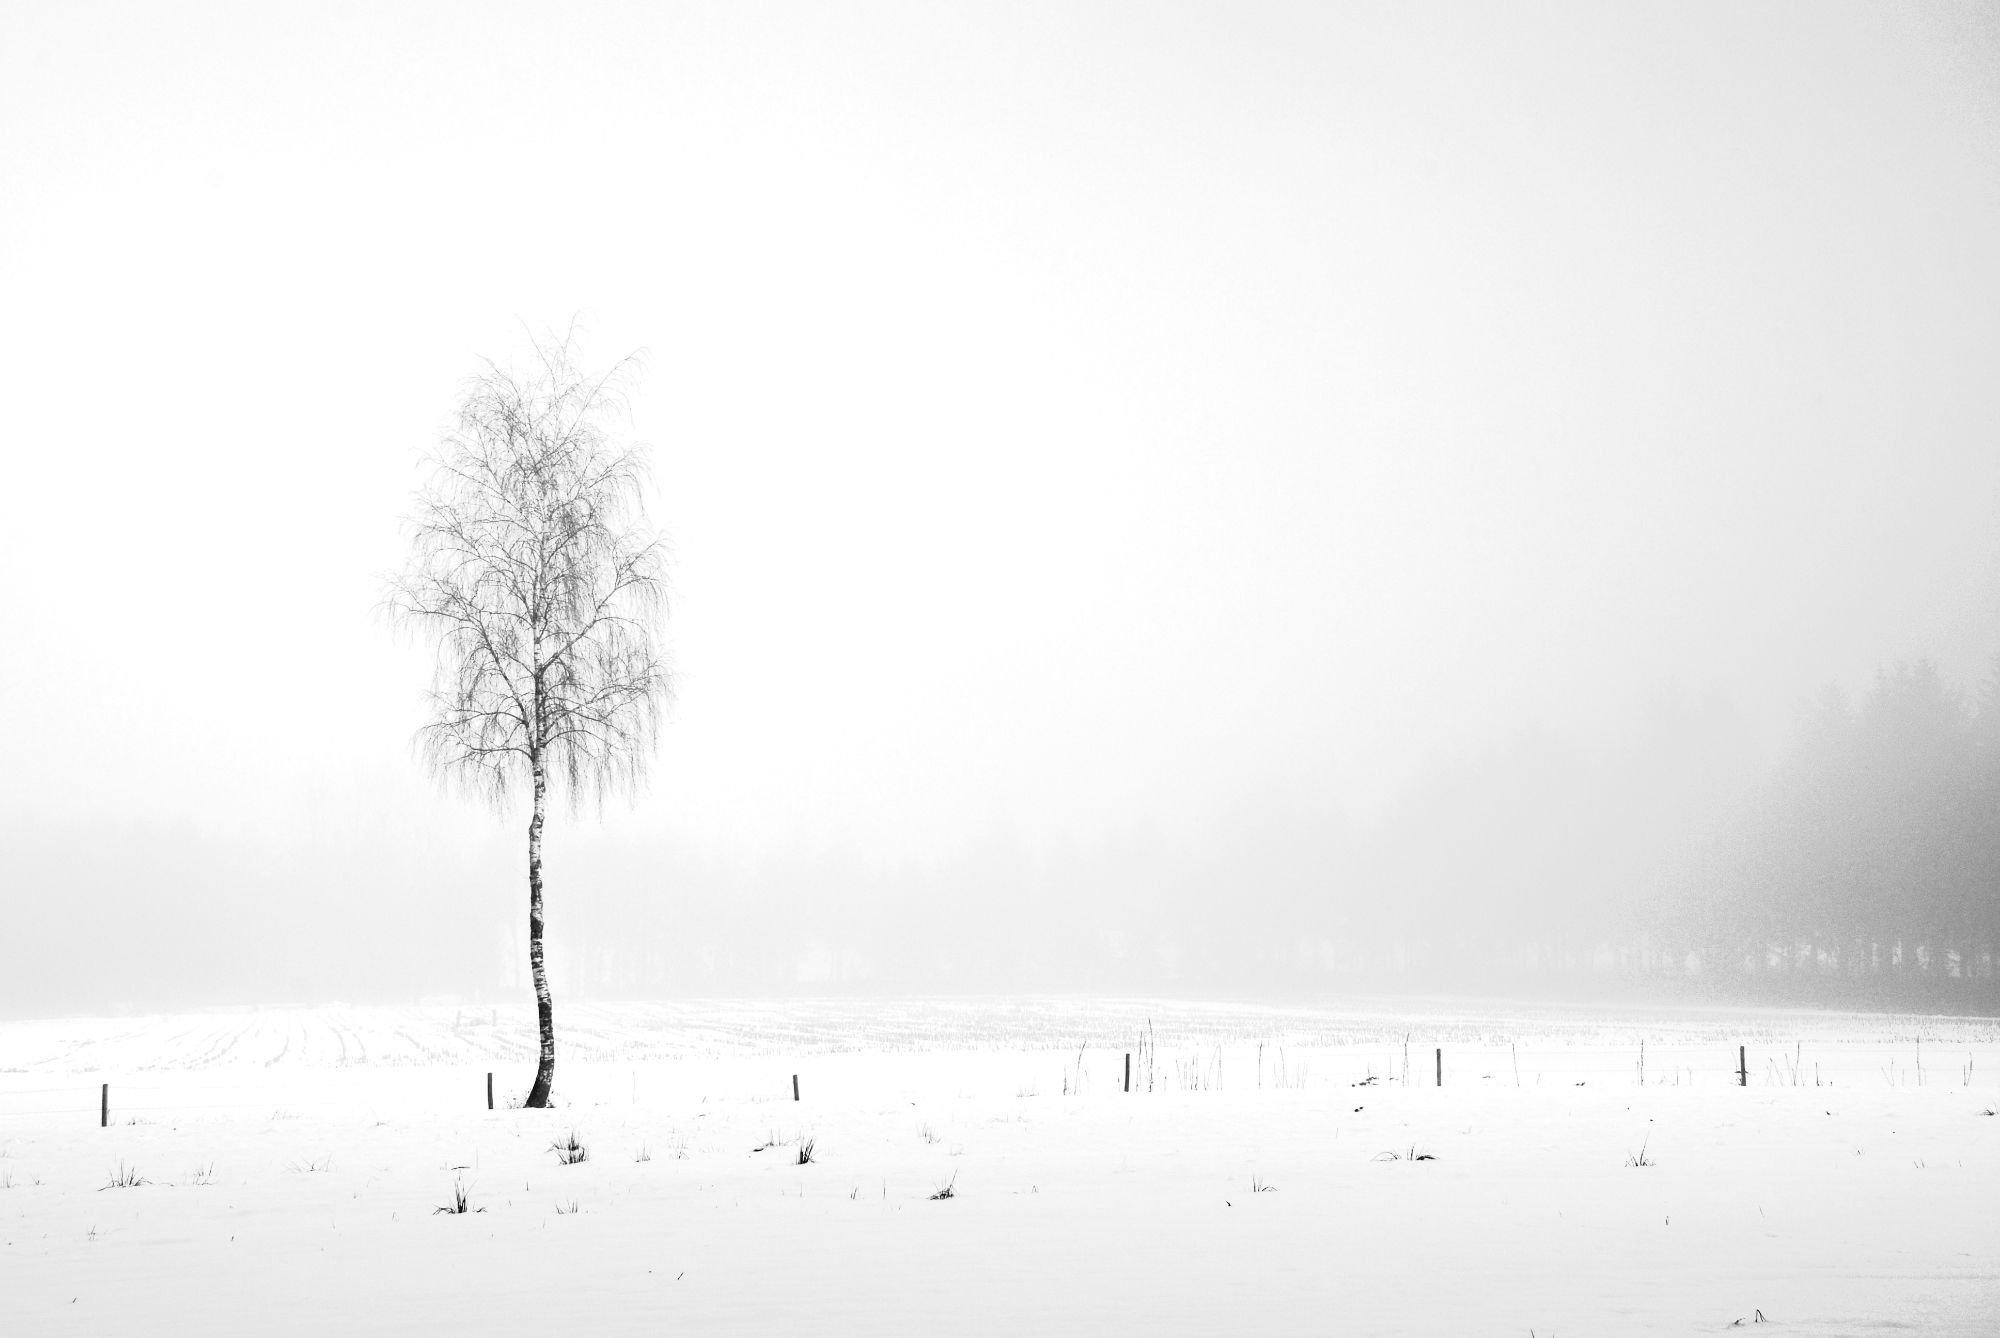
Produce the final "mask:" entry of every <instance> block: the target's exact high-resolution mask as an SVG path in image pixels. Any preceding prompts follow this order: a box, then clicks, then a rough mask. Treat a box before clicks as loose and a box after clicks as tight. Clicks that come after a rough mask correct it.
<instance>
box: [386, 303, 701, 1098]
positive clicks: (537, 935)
mask: <svg viewBox="0 0 2000 1338" xmlns="http://www.w3.org/2000/svg"><path fill="white" fill-rule="evenodd" d="M629 365H630V360H629V359H628V360H627V362H626V363H624V364H620V366H619V367H617V368H614V369H613V370H612V372H611V373H610V374H608V375H605V376H597V377H594V376H587V375H585V374H584V373H583V372H582V371H581V370H580V369H579V368H578V366H577V364H576V361H575V356H574V352H573V349H572V347H571V340H570V339H569V338H568V337H566V336H565V337H564V338H562V339H561V340H560V341H557V340H555V339H546V340H537V341H535V345H534V356H533V358H531V359H530V360H529V366H528V369H527V370H526V371H525V372H523V373H516V372H513V371H509V370H503V369H502V368H500V367H499V366H497V365H495V364H492V363H488V364H487V368H486V371H485V372H484V373H482V374H481V375H479V376H476V377H474V378H473V379H472V380H471V381H469V382H468V383H467V386H466V389H465V394H464V398H463V400H462V402H461V403H460V405H459V409H458V421H457V425H456V427H455V429H454V430H452V431H451V432H449V433H448V434H447V435H446V436H445V438H444V440H443V442H442V443H441V445H440V447H439V449H438V450H437V452H436V453H435V454H434V455H433V456H431V457H430V459H429V460H428V464H429V465H430V467H431V472H430V476H429V479H428V480H427V482H426V483H425V485H424V486H423V487H422V488H421V489H419V490H418V492H417V494H416V496H415V499H414V503H415V505H414V510H413V513H412V515H411V516H410V518H409V528H410V530H411V537H412V545H411V548H412V551H411V555H410V561H409V564H408V565H407V566H406V567H405V569H404V570H403V572H402V574H401V575H400V576H398V577H395V578H393V579H392V581H391V583H390V590H389V594H388V597H387V600H386V601H385V602H386V605H387V608H388V611H389V612H390V614H391V616H392V618H393V619H394V620H395V621H396V622H397V623H398V624H399V625H401V626H403V627H405V628H407V629H410V630H412V631H414V632H416V633H418V634H419V635H421V636H422V637H424V638H425V639H426V640H429V641H432V642H434V643H435V645H436V648H437V652H438V661H437V672H436V676H435V678H434V679H433V682H432V686H431V693H430V700H431V705H432V707H433V715H432V719H431V722H430V723H429V724H428V725H426V726H425V727H424V728H423V730H422V731H421V732H420V733H419V734H418V748H419V753H420V755H421V757H422V758H423V760H424V762H425V763H426V765H427V766H428V767H429V769H430V770H431V771H432V772H433V774H435V775H437V776H438V777H440V778H441V779H445V780H449V781H457V782H460V783H462V784H463V785H464V786H465V787H466V788H467V789H468V790H470V791H471V792H472V793H474V794H476V795H478V796H479V797H480V798H482V799H485V800H487V801H490V802H492V803H493V804H494V805H495V807H496V808H504V805H505V804H506V802H507V800H508V799H509V798H510V797H511V795H512V794H513V793H514V792H515V791H516V789H517V788H518V787H519V786H521V785H522V784H524V783H525V784H526V785H527V786H529V787H530V790H531V793H532V795H533V814H532V816H531V817H530V818H529V820H528V962H529V965H530V967H531V968H532V970H533V973H534V982H535V1007H536V1011H537V1013H538V1015H539V1019H540V1023H541V1059H540V1063H539V1064H538V1065H537V1067H536V1070H535V1085H534V1087H533V1089H532V1090H531V1091H530V1092H529V1093H528V1096H527V1100H526V1102H525V1103H524V1104H526V1105H528V1106H546V1105H547V1104H548V1102H549V1092H550V1088H551V1086H552V1084H553V1083H554V1080H555V1053H556V1052H555V1014H554V1005H553V1003H552V1002H551V999H550V996H549V979H548V971H547V968H546V967H545V966H544V964H543V956H542V932H543V914H542V821H543V814H544V810H545V808H546V801H547V797H548V791H549V788H550V785H551V783H552V782H554V783H557V784H559V785H560V787H561V788H562V789H563V790H564V792H565V797H566V798H568V799H569V801H570V802H571V805H572V807H574V806H576V805H578V804H580V803H581V801H583V800H585V799H593V800H597V801H599V802H601V801H602V798H603V796H604V795H605V794H606V793H607V792H609V791H614V790H629V789H631V788H633V787H635V786H637V785H638V784H639V782H640V781H641V780H642V779H643V778H644V773H645V768H646V763H647V761H648V760H649V759H650V757H651V755H652V751H653V744H654V741H655V737H656V735H657V732H658V728H659V720H660V713H661V709H662V707H663V706H664V704H665V702H666V700H667V696H668V692H669V683H668V676H667V668H666V662H665V659H664V657H663V655H662V652H661V649H660V645H659V640H658V637H659V629H660V626H661V623H662V621H663V619H664V616H665V613H666V595H665V586H664V583H663V563H664V548H663V543H662V540H661V539H660V538H659V537H658V535H656V534H655V533H654V532H653V531H652V530H651V529H649V528H648V526H647V524H646V517H645V512H644V502H643V498H642V485H643V482H644V479H645V476H646V461H645V457H644V452H643V449H642V448H640V447H638V446H633V445H621V444H618V443H617V442H616V441H614V439H613V435H612V432H611V431H610V428H611V427H612V426H613V425H614V424H615V422H616V421H617V420H618V419H619V418H621V417H622V411H623V407H624V406H623V400H622V397H621V395H620V393H619V382H620V379H621V375H622V374H623V373H624V372H625V371H626V370H627V368H628V367H629Z"/></svg>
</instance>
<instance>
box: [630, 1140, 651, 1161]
mask: <svg viewBox="0 0 2000 1338" xmlns="http://www.w3.org/2000/svg"><path fill="white" fill-rule="evenodd" d="M652 1159H653V1154H652V1153H651V1152H648V1151H647V1150H646V1145H645V1144H644V1143H641V1144H640V1145H639V1150H638V1152H636V1153H634V1154H633V1157H632V1160H633V1161H637V1162H647V1161H651V1160H652Z"/></svg>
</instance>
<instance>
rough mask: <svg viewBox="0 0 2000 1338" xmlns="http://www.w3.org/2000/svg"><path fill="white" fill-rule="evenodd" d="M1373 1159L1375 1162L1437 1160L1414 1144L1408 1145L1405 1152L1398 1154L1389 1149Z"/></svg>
mask: <svg viewBox="0 0 2000 1338" xmlns="http://www.w3.org/2000/svg"><path fill="white" fill-rule="evenodd" d="M1374 1159H1375V1160H1376V1161H1436V1160H1437V1158H1436V1157H1435V1156H1434V1155H1432V1154H1431V1153H1428V1152H1423V1151H1420V1150H1419V1149H1418V1148H1417V1145H1416V1144H1415V1143H1412V1144H1410V1146H1409V1148H1408V1149H1407V1150H1406V1151H1402V1152H1398V1151H1396V1149H1394V1148H1390V1149H1389V1150H1388V1151H1387V1152H1378V1153H1376V1154H1375V1158H1374Z"/></svg>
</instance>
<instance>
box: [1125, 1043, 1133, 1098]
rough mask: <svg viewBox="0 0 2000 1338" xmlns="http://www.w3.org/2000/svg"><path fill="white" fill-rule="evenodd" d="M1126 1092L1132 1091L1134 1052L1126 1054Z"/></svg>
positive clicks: (1128, 1051)
mask: <svg viewBox="0 0 2000 1338" xmlns="http://www.w3.org/2000/svg"><path fill="white" fill-rule="evenodd" d="M1125 1090H1126V1091H1128V1092H1129V1091H1131V1090H1132V1052H1131V1051H1130V1050H1127V1051H1126V1052H1125Z"/></svg>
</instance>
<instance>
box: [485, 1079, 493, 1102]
mask: <svg viewBox="0 0 2000 1338" xmlns="http://www.w3.org/2000/svg"><path fill="white" fill-rule="evenodd" d="M486 1108H487V1109H488V1110H491V1109H493V1070H492V1069H488V1070H486Z"/></svg>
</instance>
